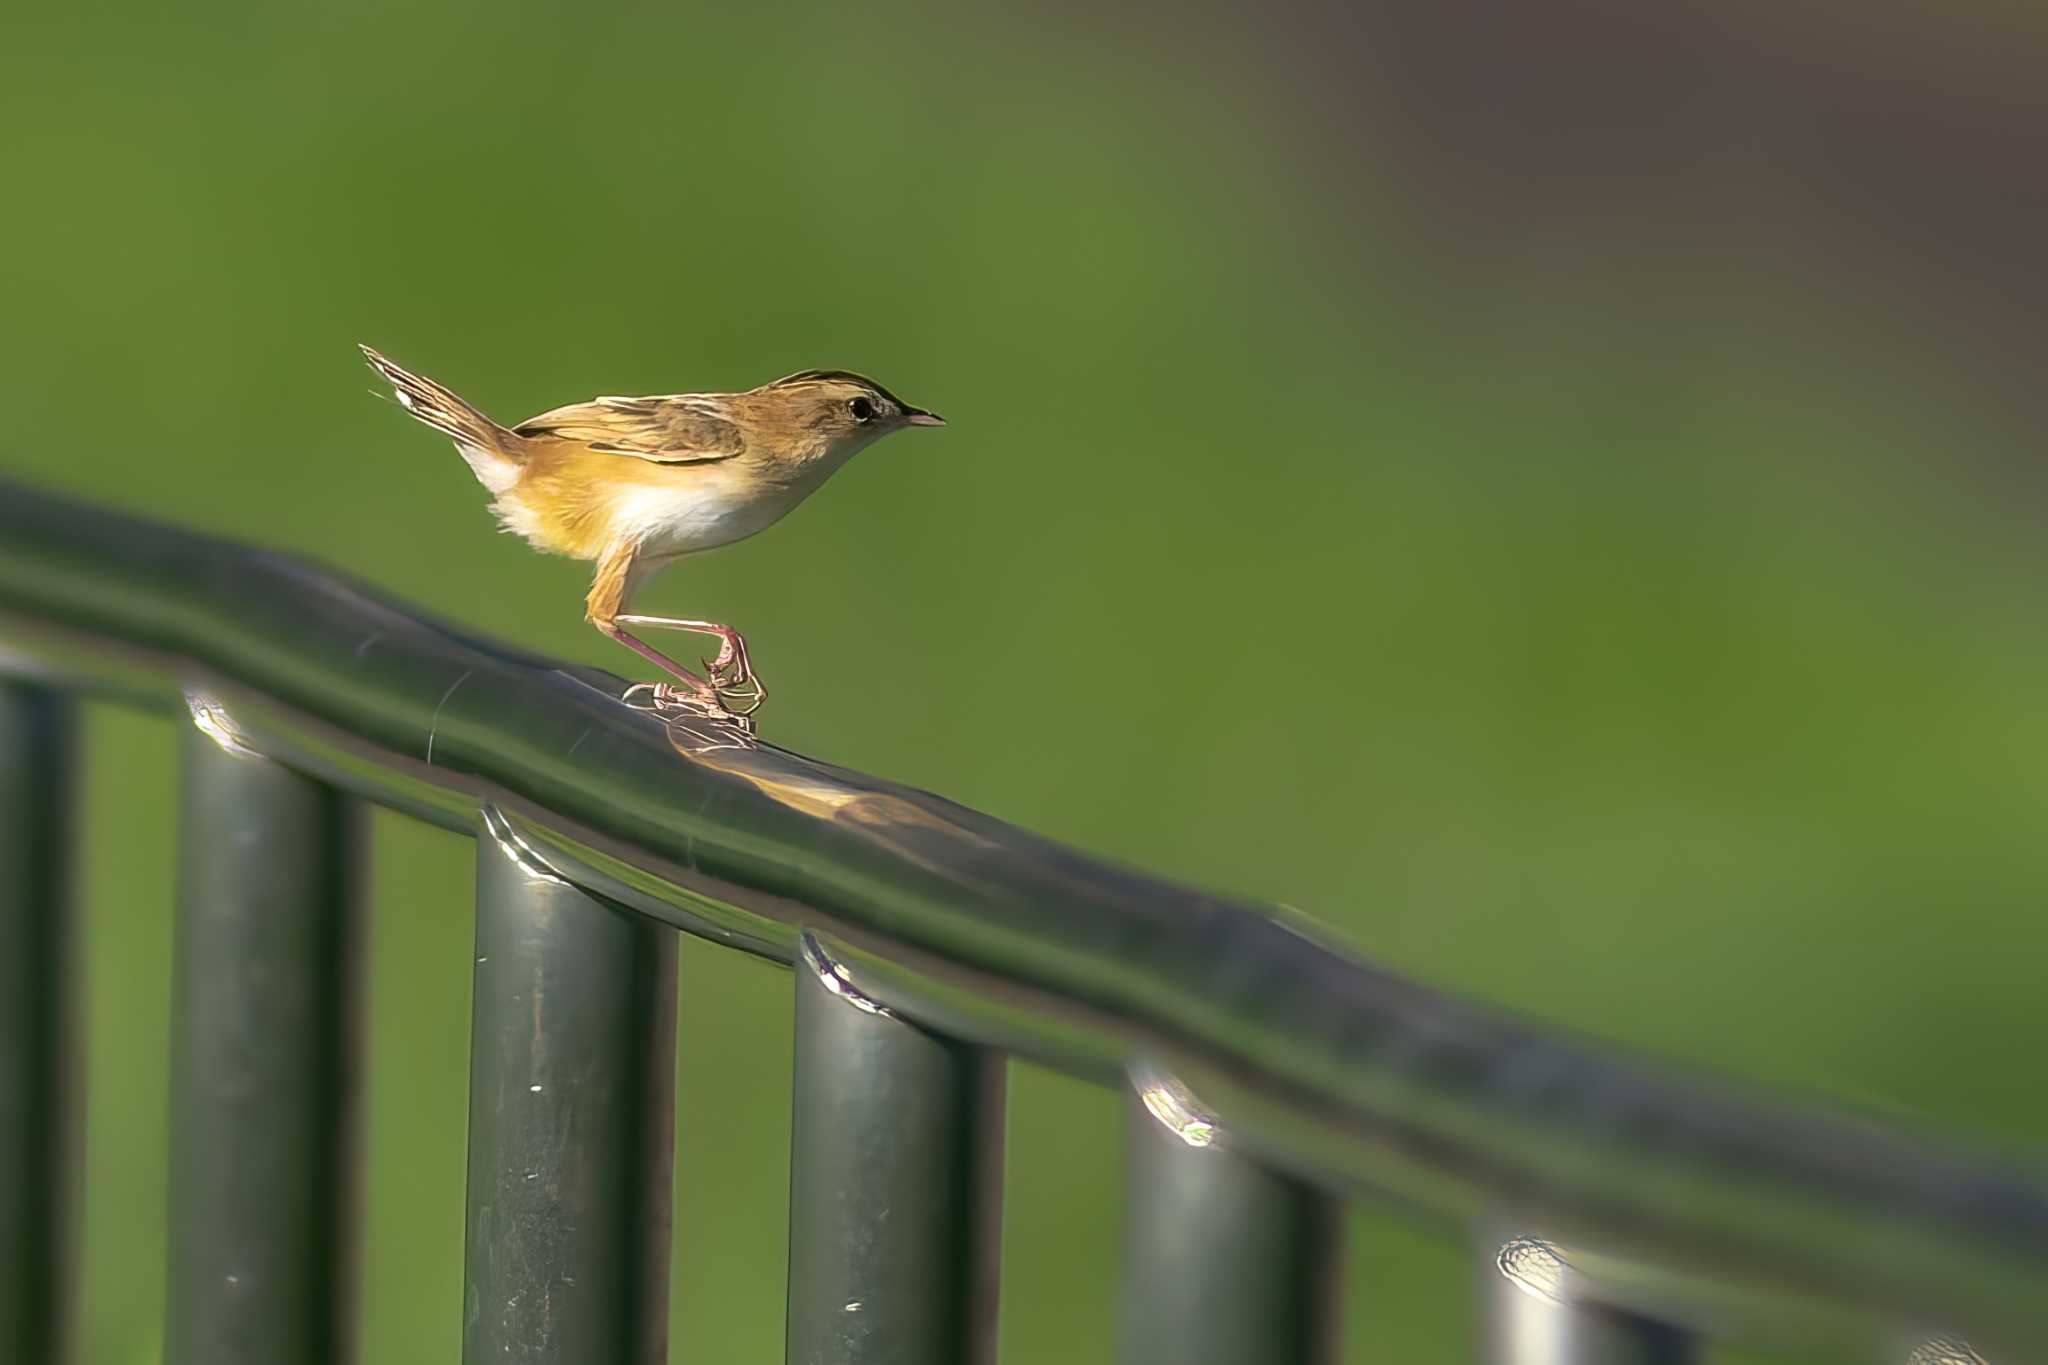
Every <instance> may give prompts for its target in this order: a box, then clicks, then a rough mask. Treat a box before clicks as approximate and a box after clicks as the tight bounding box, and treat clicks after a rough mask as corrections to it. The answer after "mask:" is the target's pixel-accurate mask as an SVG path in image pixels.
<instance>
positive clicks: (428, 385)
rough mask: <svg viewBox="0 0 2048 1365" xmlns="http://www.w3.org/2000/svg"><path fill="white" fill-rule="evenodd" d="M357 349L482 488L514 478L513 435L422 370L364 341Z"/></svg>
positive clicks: (516, 442)
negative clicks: (451, 444)
mask: <svg viewBox="0 0 2048 1365" xmlns="http://www.w3.org/2000/svg"><path fill="white" fill-rule="evenodd" d="M362 352H363V357H364V358H365V359H366V360H368V361H369V362H370V368H371V369H373V370H375V371H376V372H377V373H378V375H380V376H381V377H382V378H383V379H384V381H385V382H386V383H387V384H389V385H391V389H392V392H393V393H394V394H396V395H397V397H398V402H399V404H400V406H402V407H403V408H404V409H405V410H406V411H407V412H409V413H411V414H412V415H413V416H414V417H415V418H417V419H418V420H419V421H420V422H422V423H424V424H425V425H427V426H430V427H432V428H433V429H434V430H435V431H438V432H440V433H441V434H442V435H443V436H446V437H447V438H448V439H449V440H451V441H453V442H455V448H456V449H457V450H459V451H460V452H461V453H462V458H463V459H465V460H467V461H468V462H469V467H470V468H471V469H472V470H473V471H475V473H476V476H477V478H478V479H479V480H481V481H482V482H483V485H484V486H485V487H486V488H488V489H490V490H491V492H493V493H498V492H501V491H503V489H504V486H505V485H507V484H509V483H511V481H512V480H513V479H515V478H517V477H518V474H519V446H520V441H519V438H518V437H517V436H515V435H514V434H513V433H511V432H510V431H507V430H506V429H505V428H504V427H501V426H499V425H498V424H497V423H496V422H493V421H492V420H491V419H490V418H488V417H486V416H485V415H484V414H483V412H482V411H481V410H479V409H477V408H476V407H473V406H472V405H471V404H470V403H468V402H467V401H465V400H464V399H463V398H462V396H461V395H460V394H458V393H456V392H455V391H454V390H453V389H450V388H447V387H445V386H443V385H441V384H437V383H435V382H434V381H433V380H431V379H429V378H427V377H426V376H425V375H421V374H414V373H413V372H412V371H411V370H408V369H406V368H405V367H404V366H403V365H400V364H399V363H397V362H396V361H394V360H392V359H390V358H389V357H387V356H384V355H381V354H379V353H378V352H377V351H375V350H373V349H371V348H370V347H368V346H364V347H363V348H362Z"/></svg>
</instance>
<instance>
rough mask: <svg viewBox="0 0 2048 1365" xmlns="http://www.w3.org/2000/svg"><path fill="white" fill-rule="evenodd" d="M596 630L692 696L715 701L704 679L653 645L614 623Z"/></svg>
mask: <svg viewBox="0 0 2048 1365" xmlns="http://www.w3.org/2000/svg"><path fill="white" fill-rule="evenodd" d="M617 619H618V620H621V621H623V620H626V619H627V618H626V617H623V616H622V617H619V618H617ZM597 628H598V629H599V630H601V631H603V632H604V633H605V634H606V635H609V636H610V637H611V638H612V639H614V640H617V641H618V642H619V643H620V644H622V645H624V646H625V647H626V648H628V649H630V650H632V651H633V652H634V653H635V654H638V655H639V656H640V657H641V658H643V659H646V660H647V661H648V662H650V663H652V664H654V665H655V666H656V667H657V668H659V669H661V670H662V671H663V672H664V673H668V674H670V675H672V676H674V677H676V678H679V679H681V680H682V683H683V686H685V687H687V688H688V689H689V690H690V692H691V693H692V694H693V695H695V696H697V697H700V698H703V699H706V700H716V698H717V689H716V688H714V687H713V686H712V685H711V684H710V683H708V682H706V681H705V680H704V679H702V678H700V677H698V676H697V675H696V674H695V673H692V672H691V671H690V670H689V669H687V668H684V667H683V666H682V665H681V664H679V663H677V662H676V661H675V660H674V659H671V658H669V657H668V655H666V654H664V653H662V652H661V651H660V650H658V649H656V648H655V647H654V646H653V645H650V644H648V643H646V642H645V641H643V640H638V639H635V638H634V637H633V636H631V635H628V634H627V633H626V632H625V631H623V630H620V629H619V628H618V626H617V625H616V624H615V623H599V624H598V625H597Z"/></svg>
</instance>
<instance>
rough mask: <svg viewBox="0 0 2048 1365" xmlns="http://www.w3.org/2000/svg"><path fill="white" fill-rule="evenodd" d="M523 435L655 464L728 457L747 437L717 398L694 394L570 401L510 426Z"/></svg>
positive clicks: (730, 456)
mask: <svg viewBox="0 0 2048 1365" xmlns="http://www.w3.org/2000/svg"><path fill="white" fill-rule="evenodd" d="M512 429H513V430H514V431H516V432H518V433H519V434H520V435H521V436H534V437H540V438H542V439H549V438H552V439H555V440H562V441H580V442H582V443H583V444H584V445H586V446H588V447H590V449H592V450H596V451H602V452H604V453H605V454H607V455H631V456H632V457H634V458H635V459H640V460H652V461H653V462H655V463H656V464H704V463H707V462H709V461H713V460H729V459H731V458H732V457H733V456H735V455H738V454H739V453H740V452H741V451H743V450H744V449H746V438H745V437H744V436H743V435H742V434H741V433H740V429H739V427H738V426H737V425H735V424H734V423H733V422H732V421H730V420H729V419H727V418H726V417H725V416H724V415H722V413H721V412H720V410H719V407H718V405H717V404H716V403H715V402H710V401H706V400H703V399H699V398H696V397H693V396H690V395H678V396H670V397H656V398H594V399H592V400H591V401H590V402H588V403H571V404H570V405H569V406H568V407H566V408H555V409H553V410H551V411H548V412H544V413H542V414H541V415H540V416H538V417H530V418H528V419H527V420H526V421H524V422H521V423H520V424H519V425H518V426H516V427H514V428H512Z"/></svg>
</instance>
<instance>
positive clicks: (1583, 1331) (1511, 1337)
mask: <svg viewBox="0 0 2048 1365" xmlns="http://www.w3.org/2000/svg"><path fill="white" fill-rule="evenodd" d="M1487 1250H1488V1251H1489V1252H1491V1253H1492V1254H1490V1255H1489V1256H1488V1257H1487V1258H1486V1264H1485V1266H1484V1267H1483V1269H1482V1270H1481V1272H1480V1274H1481V1277H1482V1279H1481V1298H1482V1300H1483V1312H1484V1318H1485V1323H1484V1332H1485V1342H1486V1346H1485V1359H1486V1360H1487V1361H1488V1362H1489V1363H1490V1365H1690V1362H1692V1361H1695V1360H1697V1359H1698V1358H1699V1340H1698V1338H1697V1337H1696V1336H1695V1335H1694V1334H1693V1333H1692V1332H1690V1331H1688V1330H1687V1329H1685V1328H1684V1327H1682V1326H1680V1325H1678V1324H1676V1323H1672V1322H1664V1321H1659V1320H1657V1319H1655V1318H1652V1317H1649V1316H1647V1315H1644V1314H1641V1313H1637V1312H1633V1311H1630V1310H1628V1309H1624V1308H1617V1307H1614V1306H1612V1305H1609V1304H1605V1303H1602V1302H1600V1301H1599V1300H1598V1298H1597V1296H1595V1295H1593V1294H1591V1293H1589V1292H1587V1286H1586V1285H1584V1284H1583V1282H1582V1280H1583V1277H1582V1275H1581V1273H1580V1272H1579V1271H1578V1270H1577V1269H1576V1268H1575V1267H1574V1266H1573V1265H1572V1264H1571V1262H1570V1261H1569V1260H1568V1259H1567V1258H1566V1256H1565V1254H1564V1253H1563V1252H1562V1251H1560V1250H1559V1249H1558V1248H1557V1247H1555V1246H1552V1245H1551V1244H1550V1243H1548V1242H1545V1241H1542V1240H1540V1239H1538V1238H1534V1237H1514V1238H1509V1239H1508V1240H1506V1241H1505V1242H1498V1243H1492V1244H1489V1245H1488V1247H1487Z"/></svg>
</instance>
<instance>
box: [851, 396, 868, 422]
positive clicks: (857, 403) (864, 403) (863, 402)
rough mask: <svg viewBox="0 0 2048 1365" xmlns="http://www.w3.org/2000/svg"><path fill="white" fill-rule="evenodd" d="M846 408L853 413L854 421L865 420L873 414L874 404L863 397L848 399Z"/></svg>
mask: <svg viewBox="0 0 2048 1365" xmlns="http://www.w3.org/2000/svg"><path fill="white" fill-rule="evenodd" d="M846 410H847V411H848V412H850V413H852V414H853V420H854V421H856V422H865V421H867V420H868V419H869V418H871V417H873V416H874V415H875V405H874V404H873V403H870V402H869V401H868V400H867V399H865V398H853V399H848V400H847V404H846Z"/></svg>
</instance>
